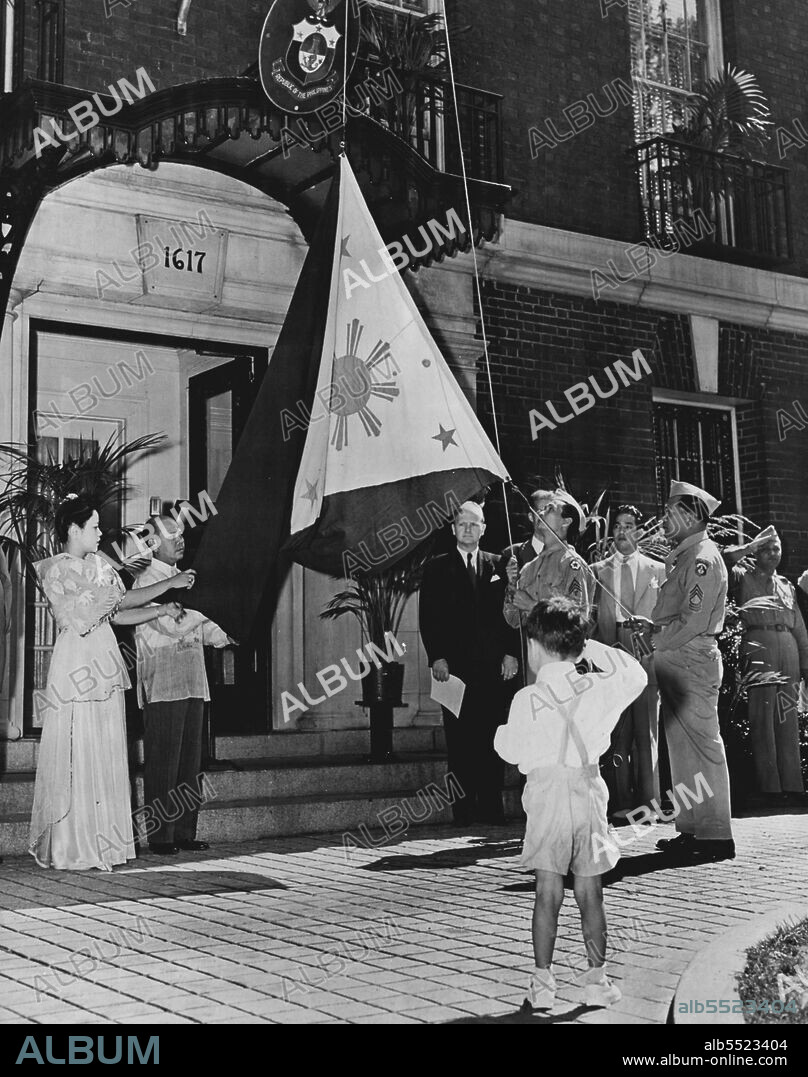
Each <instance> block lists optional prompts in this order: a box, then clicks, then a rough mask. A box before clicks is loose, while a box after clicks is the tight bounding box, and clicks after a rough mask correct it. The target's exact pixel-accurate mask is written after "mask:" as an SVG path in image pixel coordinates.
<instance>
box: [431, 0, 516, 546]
mask: <svg viewBox="0 0 808 1077" xmlns="http://www.w3.org/2000/svg"><path fill="white" fill-rule="evenodd" d="M441 8H442V11H443V28H444V30H445V33H446V59H447V61H448V64H449V81H450V82H451V84H452V97H453V100H454V113H455V122H456V124H457V148H458V151H459V153H460V168H461V171H462V176H463V190H464V193H465V196H466V213H467V214H468V222H469V237H470V239H471V256H472V260H473V264H474V283H475V286H476V290H477V305H478V307H479V309H480V329H481V332H482V338H483V354H484V356H485V369H486V374H487V376H488V395H489V397H490V399H491V419H492V422H493V424H494V443H495V444H496V448H497V454H498V456H499V458H500V460H501V459H502V447H501V444H500V438H499V422H498V420H497V409H496V404H495V402H494V383H493V380H492V377H491V359H490V356H489V354H488V333H487V331H486V328H485V310H484V309H483V292H482V287H481V285H480V267H479V264H478V262H477V245H476V243H475V242H474V225H473V223H472V220H471V197H470V196H469V179H468V173H467V171H466V156H465V154H464V152H463V135H462V132H461V130H460V111H459V109H458V107H457V86H456V85H455V77H454V61H453V60H452V44H451V41H450V40H449V20H448V18H447V15H446V0H441ZM511 485H513V480H511ZM502 492H503V497H502V499H503V502H504V504H505V524H506V527H507V529H508V545H509V546H513V544H514V542H513V531H512V530H511V514H510V510H509V508H508V484H507V483H503V491H502ZM523 496H524V495H523Z"/></svg>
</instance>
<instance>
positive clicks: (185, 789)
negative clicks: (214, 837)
mask: <svg viewBox="0 0 808 1077" xmlns="http://www.w3.org/2000/svg"><path fill="white" fill-rule="evenodd" d="M204 708H205V704H204V702H203V700H201V699H181V700H177V701H175V702H171V703H147V704H146V706H145V707H144V709H143V755H144V763H145V773H144V781H143V785H144V790H143V792H144V800H145V803H146V809H147V811H146V819H147V822H146V830H147V831H148V836H149V841H154V842H166V843H168V844H172V843H173V842H175V841H193V839H194V838H195V836H196V820H197V815H198V809H199V803H200V800H201V796H202V791H201V788H200V777H199V776H200V772H201V767H202V719H203V714H204ZM155 822H156V823H157V824H158V825H157V826H155Z"/></svg>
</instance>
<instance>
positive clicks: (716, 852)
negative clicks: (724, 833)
mask: <svg viewBox="0 0 808 1077" xmlns="http://www.w3.org/2000/svg"><path fill="white" fill-rule="evenodd" d="M688 855H689V856H690V858H691V859H692V860H693V861H694V862H696V863H699V862H705V863H706V862H707V861H713V860H734V859H735V842H734V841H733V840H732V838H727V839H726V840H721V841H719V840H712V841H705V840H702V841H699V839H698V838H697V839H696V840H695V841H694V842H693V844H692V846H691V847H690V849H689V851H688Z"/></svg>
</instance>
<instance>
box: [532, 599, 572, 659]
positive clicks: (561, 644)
mask: <svg viewBox="0 0 808 1077" xmlns="http://www.w3.org/2000/svg"><path fill="white" fill-rule="evenodd" d="M586 630H587V619H586V616H585V614H584V612H583V610H582V609H581V607H580V606H579V605H578V603H577V602H575V601H573V599H571V598H560V597H559V598H548V599H544V600H542V601H541V602H537V603H536V605H535V606H534V607H533V609H532V610H531V612H530V616H529V617H528V619H527V624H526V625H525V631H526V632H527V635H528V639H535V640H538V642H539V643H540V644H541V645H542V647H544V649H545V650H546V651H549V652H550V654H557V655H558V656H559V658H563V659H573V658H578V657H580V654H581V652H582V651H583V649H584V644H585V643H586Z"/></svg>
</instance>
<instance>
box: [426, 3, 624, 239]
mask: <svg viewBox="0 0 808 1077" xmlns="http://www.w3.org/2000/svg"><path fill="white" fill-rule="evenodd" d="M492 7H495V9H496V18H492ZM447 14H448V19H449V26H450V30H455V31H456V30H459V28H461V27H463V26H470V29H469V31H468V32H466V33H454V34H453V37H452V40H453V49H454V53H455V59H456V66H457V70H456V77H457V79H458V81H459V82H464V83H468V84H470V85H472V86H479V87H480V88H481V89H484V90H489V91H492V92H495V93H500V94H502V95H503V101H502V117H503V143H504V153H505V174H506V181H507V182H508V183H510V184H511V185H512V186H513V187H514V190H515V197H514V200H513V203H512V206H511V210H510V215H511V216H513V217H516V218H519V219H521V220H525V221H531V222H534V223H538V224H545V225H550V226H552V227H554V228H564V229H568V230H570V231H573V232H585V233H588V234H592V235H603V236H609V237H614V238H618V239H626V240H635V239H637V238H638V237H639V229H640V221H639V208H638V199H637V195H636V190H635V183H634V181H633V173H632V169H631V161H630V159H629V157H628V155H627V153H626V152H625V151H627V150H628V149H629V148H630V147H631V145H632V143H633V137H634V136H633V120H632V111H631V107H630V106H626V105H621V106H620V107H619V108H618V109H617V110H616V111H615V112H614V114H613V115H611V116H608V117H605V118H602V119H598V120H597V123H596V124H595V125H594V126H592V127H590V128H589V129H588V130H583V131H581V132H580V133H579V134H577V135H576V137H575V138H572V139H569V140H568V141H564V142H560V143H559V144H558V145H557V146H556V147H555V148H539V149H538V150H535V151H534V152H535V153H536V156H535V159H533V158H532V156H531V142H530V129H531V127H535V128H537V129H539V130H544V131H545V132H546V131H547V128H546V126H545V125H546V121H547V120H550V121H552V123H553V124H554V126H555V129H556V130H557V131H558V132H559V133H560V134H568V133H570V132H571V130H572V128H571V125H570V122H569V121H568V120H567V119H566V118H565V116H564V109H565V108H566V107H568V106H570V105H572V104H573V103H574V102H575V101H579V100H582V99H584V100H585V99H586V98H587V95H588V94H590V93H591V94H594V95H595V99H596V100H597V102H598V103H599V105H600V108H601V111H607V105H608V100H609V99H608V97H607V94H606V92H605V91H604V87H605V86H606V85H607V84H609V83H611V82H613V80H614V79H617V78H620V79H622V80H624V81H625V82H626V84H630V82H631V74H630V50H629V36H628V19H627V14H626V11H625V10H624V9H621V8H617V9H612V11H611V14H610V15H609V17H608V18H607V19H603V18H601V14H600V5H599V4H598V2H597V0H587V2H586V3H583V2H581V3H561V2H560V0H530V3H526V2H525V0H516V2H512V3H507V4H504V3H498V4H496V5H492V3H491V0H462V2H460V0H448V2H447ZM551 137H552V135H551Z"/></svg>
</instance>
